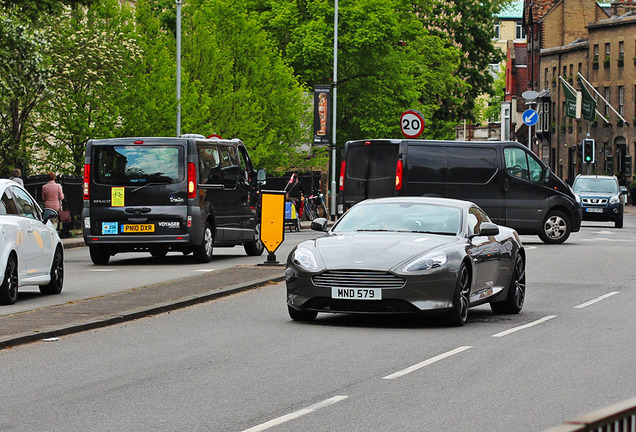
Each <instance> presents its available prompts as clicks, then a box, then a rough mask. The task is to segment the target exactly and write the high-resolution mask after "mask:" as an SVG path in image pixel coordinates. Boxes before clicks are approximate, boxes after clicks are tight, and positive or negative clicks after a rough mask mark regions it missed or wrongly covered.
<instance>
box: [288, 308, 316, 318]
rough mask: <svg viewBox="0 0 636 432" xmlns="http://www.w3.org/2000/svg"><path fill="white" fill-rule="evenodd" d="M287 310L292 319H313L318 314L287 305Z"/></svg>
mask: <svg viewBox="0 0 636 432" xmlns="http://www.w3.org/2000/svg"><path fill="white" fill-rule="evenodd" d="M287 311H288V312H289V316H290V317H291V319H293V320H294V321H313V320H315V319H316V317H317V316H318V312H312V311H301V310H298V309H294V308H293V307H291V306H289V305H287Z"/></svg>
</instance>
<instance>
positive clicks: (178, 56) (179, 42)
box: [176, 0, 181, 136]
mask: <svg viewBox="0 0 636 432" xmlns="http://www.w3.org/2000/svg"><path fill="white" fill-rule="evenodd" d="M176 2H177V136H180V135H181V0H176Z"/></svg>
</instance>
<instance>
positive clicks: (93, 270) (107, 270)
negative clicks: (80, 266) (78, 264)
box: [89, 269, 117, 272]
mask: <svg viewBox="0 0 636 432" xmlns="http://www.w3.org/2000/svg"><path fill="white" fill-rule="evenodd" d="M89 271H92V272H111V271H117V269H90V270H89Z"/></svg>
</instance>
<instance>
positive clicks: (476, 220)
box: [468, 207, 490, 235]
mask: <svg viewBox="0 0 636 432" xmlns="http://www.w3.org/2000/svg"><path fill="white" fill-rule="evenodd" d="M484 222H490V218H489V217H488V215H486V213H484V212H483V211H482V210H481V209H479V208H478V207H471V208H470V209H469V210H468V233H469V234H470V235H475V234H479V232H480V230H481V224H482V223H484Z"/></svg>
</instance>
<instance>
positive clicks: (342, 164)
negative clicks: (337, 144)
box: [338, 161, 347, 192]
mask: <svg viewBox="0 0 636 432" xmlns="http://www.w3.org/2000/svg"><path fill="white" fill-rule="evenodd" d="M346 167H347V163H346V162H345V161H342V162H340V179H339V180H338V190H339V191H340V192H342V191H343V190H344V176H345V168H346Z"/></svg>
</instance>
